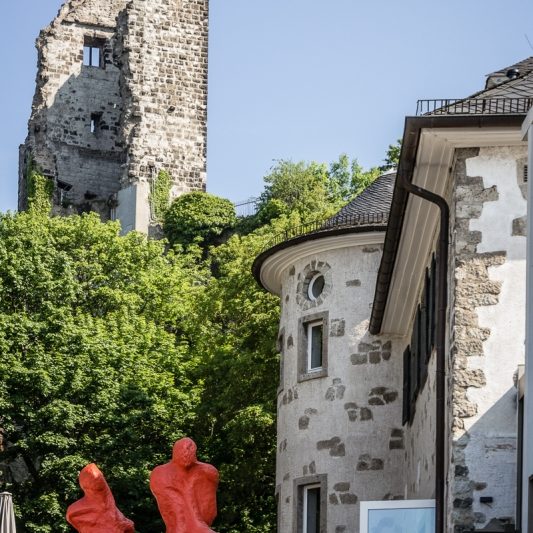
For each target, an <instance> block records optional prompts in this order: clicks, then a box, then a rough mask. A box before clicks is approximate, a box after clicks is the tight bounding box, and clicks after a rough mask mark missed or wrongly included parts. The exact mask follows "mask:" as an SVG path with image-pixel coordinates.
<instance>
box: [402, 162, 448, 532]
mask: <svg viewBox="0 0 533 533" xmlns="http://www.w3.org/2000/svg"><path fill="white" fill-rule="evenodd" d="M402 170H403V169H399V172H398V178H399V180H398V184H399V185H400V187H402V188H403V189H404V190H405V191H407V192H408V193H410V194H414V195H415V196H418V197H420V198H422V199H424V200H427V201H428V202H431V203H432V204H434V205H436V206H437V207H438V208H439V210H440V230H439V243H438V251H437V325H436V332H435V337H436V342H435V351H436V357H437V375H436V389H437V398H436V421H435V423H436V432H435V532H436V533H444V524H445V520H444V508H445V487H446V469H445V464H446V456H445V446H444V445H445V437H446V309H447V307H448V246H449V242H450V238H449V231H450V207H449V206H448V203H447V202H446V200H445V199H444V198H442V196H439V195H437V194H435V193H432V192H431V191H428V190H426V189H422V188H421V187H418V186H417V185H413V184H412V183H411V182H410V181H409V180H408V179H407V173H406V172H403V171H402Z"/></svg>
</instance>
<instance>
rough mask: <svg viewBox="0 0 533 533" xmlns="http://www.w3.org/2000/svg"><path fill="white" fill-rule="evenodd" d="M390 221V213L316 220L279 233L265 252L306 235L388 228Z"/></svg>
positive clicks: (266, 247)
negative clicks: (343, 230)
mask: <svg viewBox="0 0 533 533" xmlns="http://www.w3.org/2000/svg"><path fill="white" fill-rule="evenodd" d="M388 221H389V214H388V213H366V214H363V215H353V216H341V217H339V216H335V217H333V218H328V219H324V220H315V221H314V222H309V223H307V224H302V225H300V226H294V227H292V228H288V229H286V230H285V231H282V232H281V233H278V234H277V235H276V236H275V237H274V238H273V239H272V240H271V241H269V243H268V244H267V245H266V246H265V248H264V250H263V251H266V250H268V249H270V248H273V247H274V246H277V245H278V244H281V243H282V242H285V241H289V240H291V239H295V238H297V237H303V236H304V235H311V234H316V233H323V232H324V233H325V232H328V231H331V230H334V229H341V228H353V227H358V226H386V225H387V223H388Z"/></svg>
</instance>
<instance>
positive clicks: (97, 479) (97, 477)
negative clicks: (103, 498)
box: [79, 463, 109, 496]
mask: <svg viewBox="0 0 533 533" xmlns="http://www.w3.org/2000/svg"><path fill="white" fill-rule="evenodd" d="M79 479H80V487H81V488H82V489H83V492H84V493H85V494H86V495H90V496H96V495H97V494H103V493H106V492H107V491H108V489H109V488H108V485H107V483H106V481H105V478H104V476H103V474H102V472H101V471H100V469H99V468H98V467H97V466H96V465H95V464H94V463H93V464H90V465H87V466H86V467H85V468H84V469H83V470H82V471H81V472H80V478H79Z"/></svg>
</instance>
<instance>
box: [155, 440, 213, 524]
mask: <svg viewBox="0 0 533 533" xmlns="http://www.w3.org/2000/svg"><path fill="white" fill-rule="evenodd" d="M217 487H218V470H217V469H216V468H215V467H214V466H211V465H208V464H205V463H200V462H199V461H198V460H197V459H196V444H195V443H194V441H193V440H191V439H181V440H179V441H178V442H176V444H174V449H173V450H172V461H171V462H170V463H167V464H165V465H161V466H158V467H157V468H155V469H154V471H153V472H152V475H151V476H150V488H151V489H152V492H153V494H154V496H155V498H156V500H157V505H158V507H159V512H160V513H161V516H162V517H163V520H164V522H165V525H166V526H167V533H209V532H210V533H214V532H213V530H212V529H210V528H209V526H210V525H211V524H212V523H213V520H214V519H215V517H216V515H217V499H216V493H217Z"/></svg>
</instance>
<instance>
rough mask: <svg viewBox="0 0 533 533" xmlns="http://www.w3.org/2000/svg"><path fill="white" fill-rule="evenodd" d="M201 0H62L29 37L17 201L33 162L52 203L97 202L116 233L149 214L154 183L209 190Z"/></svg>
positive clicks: (150, 218)
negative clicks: (31, 54)
mask: <svg viewBox="0 0 533 533" xmlns="http://www.w3.org/2000/svg"><path fill="white" fill-rule="evenodd" d="M208 3H209V2H208V0H179V1H178V0H68V1H67V2H65V4H64V5H63V6H62V7H61V9H60V11H59V14H58V16H57V18H56V19H55V20H54V21H53V22H52V23H51V24H50V25H49V26H48V27H47V28H45V29H44V30H43V31H42V32H41V34H40V35H39V38H38V39H37V50H38V73H37V88H36V92H35V96H34V100H33V106H32V113H31V118H30V121H29V128H28V137H27V139H26V142H25V144H24V145H22V146H21V149H20V171H19V209H25V208H26V207H27V195H28V177H27V168H28V165H29V162H30V161H33V162H34V163H35V165H36V166H37V167H38V168H39V170H40V171H41V172H42V173H43V174H44V175H45V176H46V177H48V178H49V179H51V180H53V183H54V194H53V212H54V213H55V214H62V215H67V214H73V213H83V212H88V211H95V212H97V213H99V214H100V216H101V218H102V220H110V219H118V220H120V221H121V223H122V228H123V231H124V232H127V231H130V230H140V231H143V232H146V233H149V232H150V230H151V228H153V227H154V226H155V224H156V222H157V220H155V215H154V209H153V206H152V205H151V202H150V196H151V188H153V187H154V183H155V181H156V180H157V176H158V175H159V173H160V172H161V171H166V172H168V173H169V174H170V176H171V178H172V179H171V190H170V192H169V196H170V197H176V196H178V195H179V194H182V193H184V192H187V191H191V190H205V185H206V133H207V66H208V65H207V64H208V57H207V43H208Z"/></svg>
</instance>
